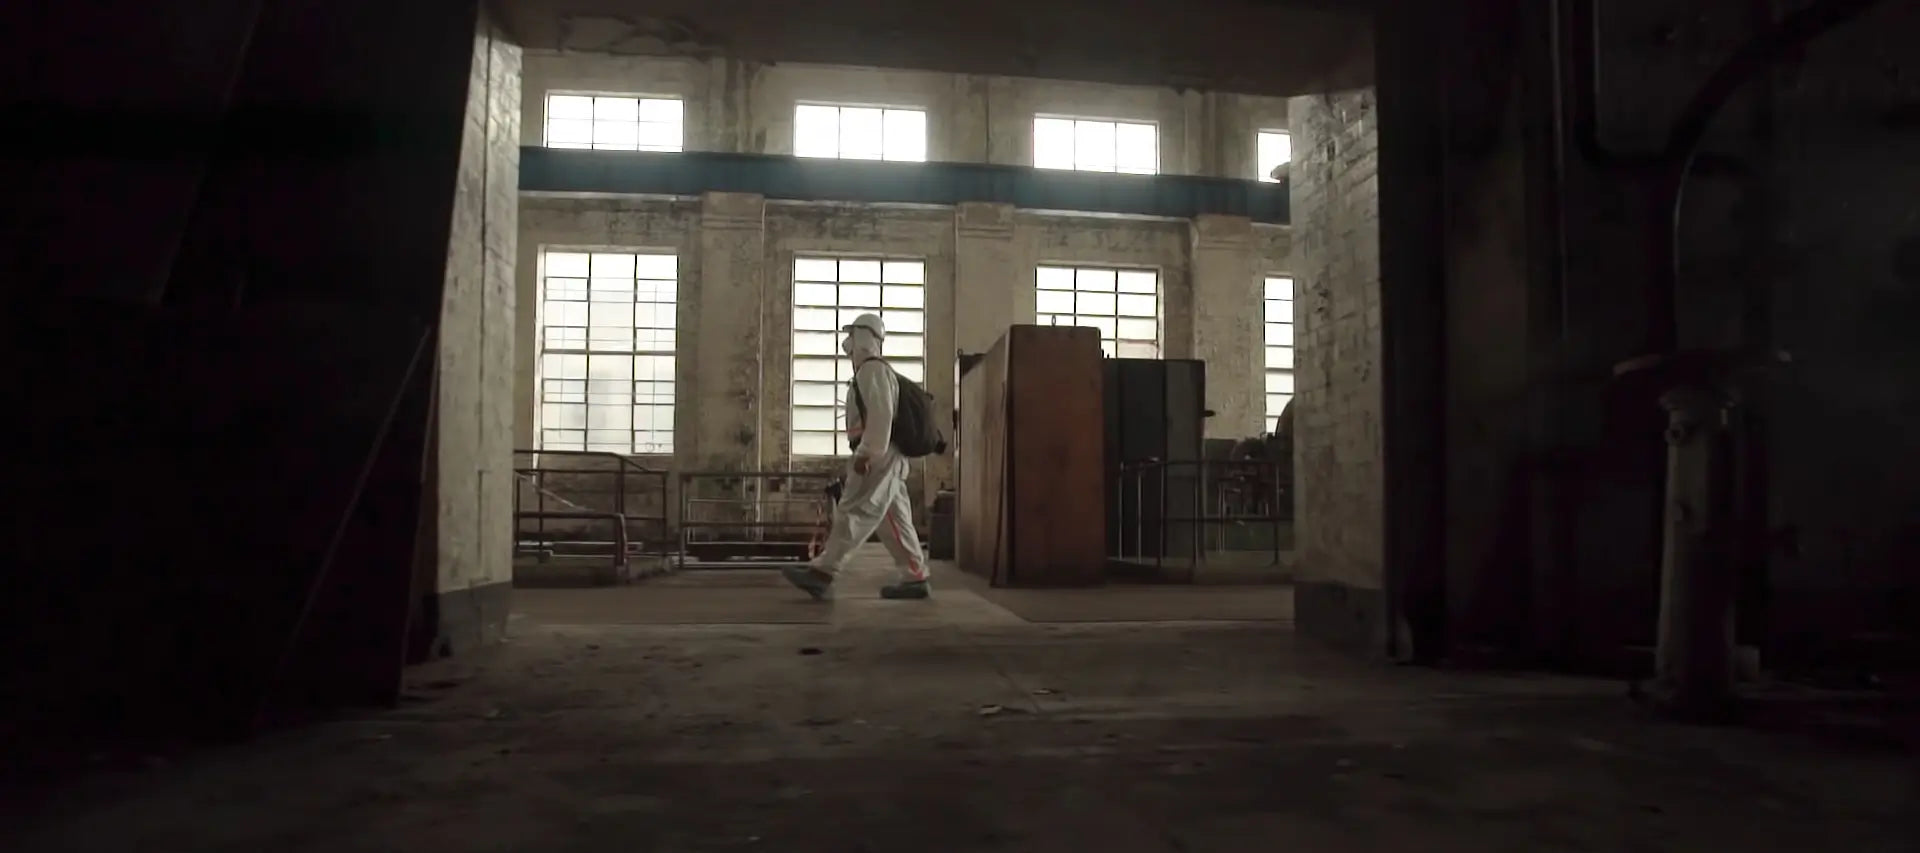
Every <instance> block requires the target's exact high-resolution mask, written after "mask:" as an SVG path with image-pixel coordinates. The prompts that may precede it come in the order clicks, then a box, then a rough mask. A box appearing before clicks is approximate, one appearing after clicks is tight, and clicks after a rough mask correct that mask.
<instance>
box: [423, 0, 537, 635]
mask: <svg viewBox="0 0 1920 853" xmlns="http://www.w3.org/2000/svg"><path fill="white" fill-rule="evenodd" d="M466 104H467V113H466V121H465V130H464V132H463V136H462V139H461V144H460V167H459V172H458V174H457V176H456V179H455V184H454V198H453V216H452V227H451V229H450V231H449V235H448V240H447V269H446V298H445V301H444V303H443V304H442V306H441V311H440V336H439V347H440V349H439V354H438V358H439V379H438V382H437V383H436V385H437V387H436V389H435V391H436V395H437V400H436V408H435V427H436V431H437V432H436V440H435V459H434V466H435V472H436V476H435V477H434V479H435V480H436V481H437V483H436V488H435V491H436V492H437V497H436V504H437V513H436V515H437V520H436V522H435V523H436V524H437V532H436V534H435V541H436V543H437V551H438V554H437V557H436V559H435V563H436V567H435V583H434V591H435V593H436V594H437V596H438V601H437V606H436V607H435V608H434V609H433V612H434V613H435V614H436V624H435V625H434V626H433V630H434V636H435V640H434V647H435V649H436V650H437V651H438V652H440V653H442V654H448V653H451V654H458V653H460V652H463V651H465V650H467V649H469V648H473V647H476V646H480V645H484V644H487V643H490V642H494V641H497V640H499V639H500V638H502V637H504V636H505V635H506V622H507V610H508V599H509V597H510V595H511V592H512V588H513V529H514V526H513V489H514V488H515V484H514V475H513V442H514V435H513V427H514V425H513V419H514V409H515V404H514V400H515V399H516V395H515V389H514V339H515V336H516V334H517V329H516V326H515V320H514V318H515V314H516V311H515V301H516V293H515V288H514V264H515V262H516V260H517V258H518V247H517V244H518V239H519V221H518V214H519V207H520V191H519V181H518V178H519V159H520V116H521V112H520V48H519V46H518V45H515V44H512V43H511V42H508V41H506V40H505V39H504V38H503V37H502V36H501V34H500V31H499V29H498V27H497V26H496V25H495V24H494V23H493V21H492V20H491V19H490V16H488V15H486V14H484V13H483V14H482V15H481V20H480V23H479V26H478V27H477V30H476V33H475V36H474V50H473V61H472V64H471V66H470V71H469V78H468V84H467V98H466Z"/></svg>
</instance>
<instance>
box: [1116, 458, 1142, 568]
mask: <svg viewBox="0 0 1920 853" xmlns="http://www.w3.org/2000/svg"><path fill="white" fill-rule="evenodd" d="M1140 503H1146V498H1144V494H1142V490H1140V471H1139V469H1135V471H1133V559H1140V557H1144V555H1146V534H1144V532H1140ZM1121 515H1125V513H1121Z"/></svg>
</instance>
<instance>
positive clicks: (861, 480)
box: [812, 450, 911, 575]
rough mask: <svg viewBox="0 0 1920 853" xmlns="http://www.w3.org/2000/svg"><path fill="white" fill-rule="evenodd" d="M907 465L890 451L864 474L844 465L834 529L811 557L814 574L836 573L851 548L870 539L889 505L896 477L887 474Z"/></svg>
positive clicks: (835, 509)
mask: <svg viewBox="0 0 1920 853" xmlns="http://www.w3.org/2000/svg"><path fill="white" fill-rule="evenodd" d="M906 464H907V460H906V459H904V458H902V457H901V456H900V454H899V453H898V452H897V451H893V450H889V451H887V452H886V453H884V454H881V456H880V457H879V458H877V459H875V460H873V464H872V465H871V466H870V467H869V468H868V469H867V473H865V474H859V473H855V472H854V470H853V465H852V464H851V463H849V464H848V465H847V482H846V487H845V491H843V492H842V493H841V495H840V502H839V503H838V504H835V505H834V507H833V529H832V530H831V531H830V532H829V533H828V534H827V541H826V543H825V544H823V545H821V546H820V556H818V557H815V558H813V562H812V566H813V568H814V569H815V570H816V571H820V572H823V573H825V574H829V575H831V574H836V573H838V572H839V571H840V569H841V567H843V566H845V565H846V562H847V558H848V557H849V556H852V554H853V549H855V548H858V547H860V544H861V543H863V542H866V541H867V540H868V539H871V538H873V533H874V531H875V530H878V529H879V527H880V523H881V521H882V520H883V519H885V517H886V515H887V510H888V508H889V507H890V506H892V501H893V494H894V491H895V490H894V489H891V488H890V485H891V483H892V482H893V480H894V479H895V478H894V477H893V476H890V475H891V474H893V472H894V468H895V467H896V466H897V467H898V468H899V470H900V471H901V472H904V471H905V470H906ZM902 479H903V481H904V478H902ZM899 491H904V489H900V490H899ZM909 523H911V522H909Z"/></svg>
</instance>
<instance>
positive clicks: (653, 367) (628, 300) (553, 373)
mask: <svg viewBox="0 0 1920 853" xmlns="http://www.w3.org/2000/svg"><path fill="white" fill-rule="evenodd" d="M678 277H679V276H678V267H677V260H676V258H675V257H674V256H673V255H670V254H658V253H650V252H585V251H565V250H548V251H547V252H546V253H545V255H544V257H543V258H542V259H541V279H540V308H539V310H540V317H539V320H538V322H539V324H540V365H539V369H540V377H539V380H540V393H539V397H538V399H537V400H536V403H535V405H536V406H537V407H538V410H537V411H536V412H535V416H536V417H537V418H538V421H539V424H540V448H541V449H543V450H594V451H610V452H613V453H672V452H673V368H674V325H675V320H676V308H677V302H678V300H677V298H676V297H677V294H676V291H677V289H678V283H677V279H678Z"/></svg>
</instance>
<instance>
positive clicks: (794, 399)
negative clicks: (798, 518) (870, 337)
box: [787, 250, 932, 459]
mask: <svg viewBox="0 0 1920 853" xmlns="http://www.w3.org/2000/svg"><path fill="white" fill-rule="evenodd" d="M803 261H833V262H834V263H835V264H839V263H841V262H845V261H872V262H876V263H879V264H881V270H880V278H881V279H883V280H882V281H880V282H861V281H851V282H850V281H845V280H838V281H834V282H823V281H819V280H817V279H801V278H800V267H801V263H802V262H803ZM888 263H895V264H901V263H907V264H918V265H919V266H920V282H919V283H918V284H913V283H908V282H886V281H884V279H885V278H886V277H887V274H886V266H885V265H886V264H888ZM931 266H932V263H931V261H930V260H929V259H928V258H927V257H925V256H920V255H903V254H894V253H886V252H844V251H804V250H801V251H795V252H793V253H792V255H791V257H790V258H789V262H788V276H787V278H788V281H789V283H790V284H791V285H793V292H792V293H791V294H789V296H788V299H787V303H788V311H789V316H788V319H787V327H788V330H789V334H788V340H787V365H788V378H787V457H788V458H789V459H831V458H834V457H836V456H841V455H844V454H845V452H846V450H845V446H846V445H845V441H846V439H845V434H846V421H845V414H846V399H847V390H846V386H847V382H849V381H851V380H852V378H853V376H852V371H851V369H849V370H848V371H847V375H846V376H844V377H841V376H840V375H839V370H840V366H841V365H842V364H843V363H844V362H846V361H847V358H846V357H845V356H844V355H839V354H838V352H839V350H838V347H839V335H840V331H839V330H840V327H842V326H844V325H845V324H846V323H848V322H851V321H852V320H853V318H854V317H856V316H858V315H860V314H863V313H869V312H871V313H879V314H880V315H881V317H882V319H883V320H885V319H886V316H887V314H886V312H889V311H894V312H917V313H918V314H919V316H920V329H919V331H917V332H914V331H900V332H899V333H900V334H905V335H909V336H915V337H918V338H919V341H920V354H919V355H917V356H901V355H885V358H886V359H887V362H888V363H889V364H891V365H893V366H894V368H895V369H900V370H901V373H902V374H903V375H905V376H907V377H908V378H910V379H913V380H914V381H917V382H920V383H922V384H924V383H925V382H926V375H927V373H926V372H927V365H928V361H929V355H928V351H927V338H928V336H929V334H930V330H929V329H928V328H927V316H928V313H929V311H930V310H931V309H930V308H929V306H928V305H927V286H928V283H927V276H928V273H929V271H930V268H931ZM834 275H835V276H836V277H843V276H844V275H845V273H843V272H841V270H840V268H839V267H838V266H836V267H835V269H834ZM803 283H805V284H829V283H830V284H832V285H833V286H834V305H833V306H832V308H831V309H830V310H832V311H833V312H834V313H835V315H836V321H835V324H834V329H833V330H832V332H831V334H832V335H833V336H834V347H835V353H836V354H835V355H834V356H831V357H829V356H824V355H817V354H812V353H801V352H800V351H799V347H798V340H799V335H801V334H818V333H820V332H822V331H825V330H820V329H801V328H800V319H799V315H800V311H802V310H808V309H811V310H816V311H817V310H827V306H824V305H814V304H806V305H802V304H801V302H800V287H799V285H801V284H803ZM849 284H851V285H865V284H873V285H876V286H878V287H879V288H881V290H880V291H879V293H878V294H877V300H878V301H879V302H881V303H882V306H881V307H878V308H873V307H865V306H846V305H844V304H843V302H844V300H843V298H842V295H841V294H842V288H844V287H845V286H847V285H849ZM888 286H892V287H896V288H911V289H916V290H918V291H919V292H920V304H919V307H917V308H912V307H895V308H887V307H885V303H886V301H887V297H886V288H887V287H888ZM887 339H888V340H889V341H893V340H900V338H897V337H896V327H895V325H894V324H893V323H888V329H887ZM829 360H830V361H831V362H832V363H833V364H834V365H835V368H834V369H835V379H834V380H833V389H834V391H833V396H832V398H831V399H832V402H830V403H824V404H823V403H801V402H800V401H799V393H798V389H799V387H800V386H801V385H802V384H805V385H809V386H821V385H826V384H827V383H826V382H825V381H823V380H818V379H802V378H800V372H801V371H800V364H801V362H802V361H812V362H826V361H829ZM846 366H847V367H849V368H851V365H846ZM903 366H904V367H905V368H906V369H901V368H902V367H903ZM826 408H830V409H831V412H832V421H831V423H832V426H831V427H830V428H829V429H818V428H813V427H807V428H802V427H801V426H799V423H800V412H801V410H802V409H807V410H819V409H826ZM803 433H804V434H807V435H821V434H825V435H827V436H829V437H830V438H831V441H832V443H831V445H830V446H831V447H832V448H833V450H832V451H831V452H825V453H814V452H805V451H802V450H800V449H799V445H800V443H801V442H800V441H799V438H800V436H801V435H802V434H803Z"/></svg>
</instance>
